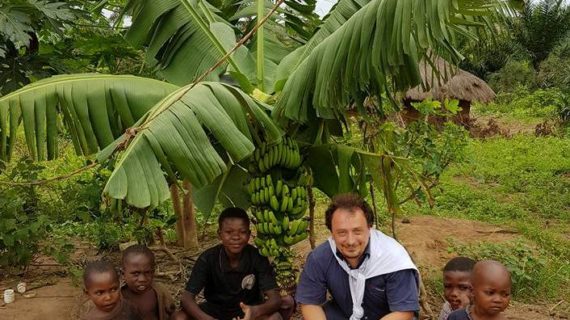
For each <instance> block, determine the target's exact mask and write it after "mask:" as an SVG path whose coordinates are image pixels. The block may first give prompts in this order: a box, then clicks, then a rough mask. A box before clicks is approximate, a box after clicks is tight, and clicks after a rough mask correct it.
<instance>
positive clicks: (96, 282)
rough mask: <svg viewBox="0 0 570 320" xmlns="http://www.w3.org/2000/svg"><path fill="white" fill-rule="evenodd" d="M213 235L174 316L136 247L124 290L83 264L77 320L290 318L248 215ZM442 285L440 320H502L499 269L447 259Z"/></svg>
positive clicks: (127, 262)
mask: <svg viewBox="0 0 570 320" xmlns="http://www.w3.org/2000/svg"><path fill="white" fill-rule="evenodd" d="M218 236H219V238H220V241H221V243H220V244H219V245H217V246H215V247H212V248H210V249H208V250H206V251H205V252H204V253H202V254H201V255H200V257H199V258H198V260H197V261H196V264H195V265H194V267H193V269H192V273H191V275H190V279H189V281H188V283H187V285H186V290H185V291H184V293H183V294H182V298H181V309H180V310H178V311H177V310H176V306H175V304H174V301H173V299H172V297H171V296H170V294H169V293H168V291H167V290H165V289H164V288H162V287H161V286H160V285H158V284H156V283H155V282H154V281H153V278H154V271H155V258H154V254H153V253H152V251H151V250H149V249H148V248H147V247H145V246H143V245H134V246H131V247H129V248H127V249H126V250H125V251H124V252H123V255H122V259H121V269H120V271H121V272H120V273H121V276H122V278H123V282H124V285H122V286H121V281H120V277H119V273H118V272H117V270H116V269H115V267H114V266H113V265H112V264H111V263H110V262H106V261H95V262H92V263H90V264H88V265H87V267H86V268H85V271H84V276H83V281H84V287H85V293H86V295H87V296H88V297H89V301H87V302H86V303H85V304H84V306H83V308H82V311H81V316H80V317H81V319H84V320H119V319H128V320H138V319H144V320H146V319H153V320H154V319H157V320H166V319H175V320H183V319H219V320H225V319H228V320H230V319H232V320H233V319H238V320H241V319H244V320H253V319H267V320H281V319H284V320H287V319H289V318H290V317H291V315H292V313H293V312H294V306H295V304H294V302H293V299H292V298H291V297H290V296H285V297H280V294H279V290H278V288H277V283H276V282H275V275H274V272H273V270H272V268H271V266H270V264H269V261H268V260H267V258H265V257H263V256H261V255H260V254H259V253H258V251H257V250H256V249H255V248H254V247H253V246H251V245H249V244H248V242H249V238H250V228H249V218H248V216H247V213H246V212H245V211H243V210H242V209H238V208H230V209H226V210H224V211H223V212H222V214H221V215H220V217H219V219H218ZM246 280H247V281H246ZM443 284H444V297H445V300H446V302H445V304H444V305H443V308H442V311H441V314H440V316H439V320H480V319H485V320H494V319H504V317H503V314H502V312H503V311H504V310H505V309H506V308H507V306H508V304H509V301H510V294H511V278H510V273H509V272H508V270H507V269H506V268H505V266H503V265H502V264H501V263H499V262H497V261H493V260H484V261H480V262H477V263H476V262H475V261H474V260H472V259H470V258H466V257H457V258H453V259H451V260H450V261H449V262H448V263H447V264H446V265H445V267H444V270H443ZM202 290H204V297H205V300H206V301H205V302H203V303H201V304H198V303H197V302H196V296H197V295H198V293H200V292H201V291H202Z"/></svg>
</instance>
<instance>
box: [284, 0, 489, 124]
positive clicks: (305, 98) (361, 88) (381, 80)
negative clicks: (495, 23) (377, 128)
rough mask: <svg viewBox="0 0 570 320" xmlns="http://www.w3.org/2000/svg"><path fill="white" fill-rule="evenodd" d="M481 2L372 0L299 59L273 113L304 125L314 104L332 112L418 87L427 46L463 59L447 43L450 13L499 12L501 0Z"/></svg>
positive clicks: (325, 115)
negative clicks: (476, 3)
mask: <svg viewBox="0 0 570 320" xmlns="http://www.w3.org/2000/svg"><path fill="white" fill-rule="evenodd" d="M482 2H485V3H487V4H488V5H486V6H479V7H472V6H471V5H470V3H469V1H467V0H463V1H455V0H453V1H452V0H443V1H442V0H427V1H426V0H372V1H370V2H369V3H368V4H366V5H364V6H363V7H362V8H360V10H358V11H357V12H356V13H354V14H353V15H352V16H351V17H350V18H349V19H348V20H347V21H346V22H345V23H344V24H342V25H341V26H340V27H338V28H337V29H336V30H335V31H334V32H332V33H331V34H330V35H329V36H327V37H326V38H324V40H322V41H321V42H320V43H318V44H317V45H316V46H315V47H314V49H312V50H310V52H309V53H308V55H307V57H306V58H305V59H302V58H301V62H300V64H299V65H298V67H297V68H296V69H294V71H293V73H292V74H291V76H290V77H289V78H288V80H287V82H286V84H285V86H284V88H283V92H282V94H281V99H280V100H279V101H278V104H277V106H276V108H275V110H274V117H276V118H277V119H291V120H294V121H297V122H301V123H304V122H306V121H307V120H308V119H309V110H311V109H314V110H315V112H316V114H317V116H318V117H320V118H324V119H330V118H338V117H339V115H341V114H344V112H346V108H347V107H348V106H349V105H351V103H353V102H355V101H356V102H358V101H364V99H365V98H366V97H368V96H370V95H375V96H377V97H378V98H379V99H381V98H382V95H383V94H386V95H387V96H388V97H392V95H393V94H394V93H395V92H396V91H401V90H405V89H408V88H410V87H413V86H415V85H418V84H419V83H420V81H421V78H420V73H419V68H418V63H419V59H420V58H422V57H423V58H426V59H430V58H431V59H433V58H432V57H431V56H430V55H429V50H433V51H435V52H437V53H438V54H440V55H444V57H449V58H450V59H451V60H450V61H451V62H452V63H457V62H458V61H460V59H462V57H461V55H460V54H459V53H458V52H457V50H455V48H453V47H452V46H451V45H450V43H452V39H453V28H452V27H453V26H455V25H453V23H452V21H451V18H452V17H455V16H457V15H459V14H460V13H461V15H464V16H470V15H471V16H480V15H485V14H487V15H491V14H494V13H496V12H497V11H499V10H500V7H498V6H496V5H495V4H497V3H498V2H500V1H495V0H488V1H482ZM419 9H425V10H419ZM459 22H460V21H459ZM419 23H421V24H419ZM426 30H429V32H426ZM417 39H423V40H422V41H420V42H418V40H417ZM305 52H307V51H305ZM297 54H298V53H297ZM288 63H290V62H288ZM280 77H282V76H280ZM332 79H334V81H332Z"/></svg>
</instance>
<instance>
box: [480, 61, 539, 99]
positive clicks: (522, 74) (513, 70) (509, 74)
mask: <svg viewBox="0 0 570 320" xmlns="http://www.w3.org/2000/svg"><path fill="white" fill-rule="evenodd" d="M535 82H536V79H535V71H534V69H533V67H532V66H531V65H530V63H529V62H526V61H516V60H511V61H509V62H507V64H505V66H504V67H503V68H502V69H501V70H499V71H497V72H496V73H493V74H492V75H491V76H489V85H490V86H491V87H492V88H493V90H495V92H514V91H515V89H517V87H520V86H523V87H526V88H534V87H535Z"/></svg>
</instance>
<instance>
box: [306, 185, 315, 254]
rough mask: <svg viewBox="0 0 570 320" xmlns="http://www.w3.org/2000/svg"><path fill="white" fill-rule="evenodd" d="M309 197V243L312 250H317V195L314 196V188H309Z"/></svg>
mask: <svg viewBox="0 0 570 320" xmlns="http://www.w3.org/2000/svg"><path fill="white" fill-rule="evenodd" d="M307 196H308V198H309V242H310V243H311V249H315V246H316V244H315V243H316V239H315V205H316V201H315V195H314V194H313V186H310V185H309V186H307Z"/></svg>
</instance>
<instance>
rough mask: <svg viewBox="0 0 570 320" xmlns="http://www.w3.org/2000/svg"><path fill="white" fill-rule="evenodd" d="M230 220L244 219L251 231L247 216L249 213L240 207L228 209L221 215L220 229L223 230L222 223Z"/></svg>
mask: <svg viewBox="0 0 570 320" xmlns="http://www.w3.org/2000/svg"><path fill="white" fill-rule="evenodd" d="M230 218H237V219H242V220H243V222H244V223H245V224H246V225H247V228H248V229H249V217H248V216H247V212H245V210H243V209H242V208H238V207H231V208H226V209H224V211H222V213H220V216H219V217H218V229H222V223H223V222H224V220H226V219H230Z"/></svg>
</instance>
